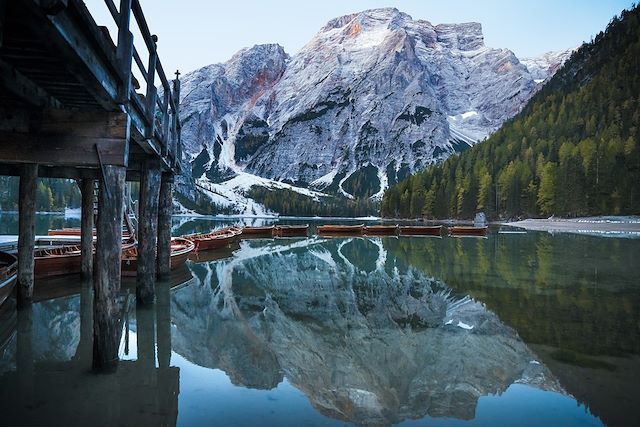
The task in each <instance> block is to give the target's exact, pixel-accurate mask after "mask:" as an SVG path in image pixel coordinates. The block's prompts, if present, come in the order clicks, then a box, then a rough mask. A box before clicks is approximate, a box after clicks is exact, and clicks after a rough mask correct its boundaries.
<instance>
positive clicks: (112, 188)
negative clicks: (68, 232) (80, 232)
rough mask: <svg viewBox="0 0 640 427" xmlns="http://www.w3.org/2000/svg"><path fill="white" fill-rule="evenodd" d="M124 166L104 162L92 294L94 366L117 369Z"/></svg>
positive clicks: (97, 368)
mask: <svg viewBox="0 0 640 427" xmlns="http://www.w3.org/2000/svg"><path fill="white" fill-rule="evenodd" d="M125 173H126V170H125V168H124V167H120V166H112V165H105V166H104V168H103V175H102V177H101V179H100V190H99V192H98V222H97V227H96V231H97V241H96V262H95V265H94V268H95V280H94V296H93V368H94V370H96V371H100V372H109V371H114V370H115V369H116V368H117V366H118V342H119V337H120V330H119V329H120V328H119V325H120V322H119V317H120V304H119V303H118V293H119V292H120V273H121V270H120V268H121V267H120V256H121V251H122V213H123V208H124V187H125V181H124V179H125Z"/></svg>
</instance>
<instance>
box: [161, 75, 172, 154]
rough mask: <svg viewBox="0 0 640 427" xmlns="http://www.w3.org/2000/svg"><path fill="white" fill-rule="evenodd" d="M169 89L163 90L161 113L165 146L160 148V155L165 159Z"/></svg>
mask: <svg viewBox="0 0 640 427" xmlns="http://www.w3.org/2000/svg"><path fill="white" fill-rule="evenodd" d="M170 91H171V89H170V88H169V87H165V88H164V107H163V108H164V110H163V111H162V139H163V141H164V142H165V144H164V145H163V146H162V155H163V156H165V157H166V155H167V153H168V152H169V144H170V141H169V102H170V101H171V92H170Z"/></svg>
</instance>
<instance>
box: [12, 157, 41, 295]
mask: <svg viewBox="0 0 640 427" xmlns="http://www.w3.org/2000/svg"><path fill="white" fill-rule="evenodd" d="M37 181H38V165H36V164H28V165H24V166H23V168H22V174H21V176H20V188H19V200H18V283H17V287H18V292H17V293H18V307H24V306H27V305H30V304H31V302H32V301H33V278H34V272H33V270H34V266H35V261H34V258H33V251H34V247H35V237H36V185H37Z"/></svg>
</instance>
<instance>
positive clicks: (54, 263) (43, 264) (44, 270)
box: [34, 250, 82, 279]
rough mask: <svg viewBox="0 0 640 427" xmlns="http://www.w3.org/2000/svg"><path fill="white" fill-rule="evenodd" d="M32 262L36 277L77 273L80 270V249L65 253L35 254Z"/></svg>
mask: <svg viewBox="0 0 640 427" xmlns="http://www.w3.org/2000/svg"><path fill="white" fill-rule="evenodd" d="M34 264H35V265H34V275H35V278H36V279H42V278H45V277H55V276H64V275H67V274H78V273H80V272H81V271H82V257H81V254H80V250H78V251H73V252H72V253H68V254H65V255H54V256H46V255H42V256H36V258H35V262H34Z"/></svg>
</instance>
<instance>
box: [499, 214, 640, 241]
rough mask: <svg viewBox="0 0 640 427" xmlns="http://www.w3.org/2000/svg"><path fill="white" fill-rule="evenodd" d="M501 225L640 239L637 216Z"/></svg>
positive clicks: (547, 220)
mask: <svg viewBox="0 0 640 427" xmlns="http://www.w3.org/2000/svg"><path fill="white" fill-rule="evenodd" d="M499 224H501V225H506V226H510V227H519V228H523V229H525V230H531V231H546V232H549V233H577V234H588V235H598V236H602V235H610V236H620V237H623V236H624V237H640V217H637V216H599V217H582V218H547V219H544V218H541V219H535V218H530V219H525V220H522V221H513V222H500V223H499Z"/></svg>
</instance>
